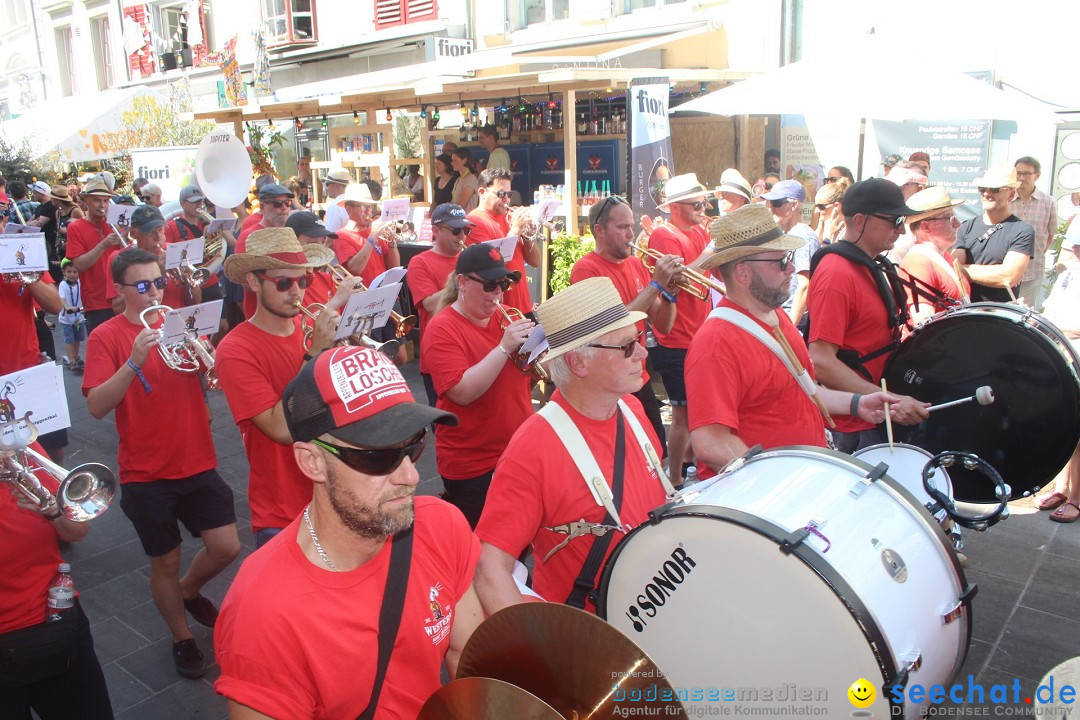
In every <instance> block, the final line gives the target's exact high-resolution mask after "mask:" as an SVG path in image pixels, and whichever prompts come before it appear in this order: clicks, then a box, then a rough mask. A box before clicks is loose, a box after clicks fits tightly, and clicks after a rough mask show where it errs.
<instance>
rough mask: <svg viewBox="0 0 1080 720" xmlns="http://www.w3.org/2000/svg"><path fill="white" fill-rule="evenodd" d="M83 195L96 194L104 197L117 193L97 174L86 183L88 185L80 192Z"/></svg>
mask: <svg viewBox="0 0 1080 720" xmlns="http://www.w3.org/2000/svg"><path fill="white" fill-rule="evenodd" d="M80 194H82V195H95V196H103V197H112V196H113V195H115V194H116V193H114V192H113V191H112V190H110V189H109V186H108V185H107V184H106V183H105V180H104V179H103V178H100V177H97V176H96V175H95V176H94V177H92V178H90V181H89V182H87V183H86V187H84V188H83V189H82V192H81V193H80Z"/></svg>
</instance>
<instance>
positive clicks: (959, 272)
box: [952, 257, 971, 305]
mask: <svg viewBox="0 0 1080 720" xmlns="http://www.w3.org/2000/svg"><path fill="white" fill-rule="evenodd" d="M952 265H953V269H954V270H955V271H956V284H957V287H959V288H960V299H961V300H963V301H964V304H965V305H967V304H969V303H970V302H971V296H970V295H968V294H967V291H966V290H964V277H965V275H966V274H967V273H965V272H964V266H963V265H961V264H960V258H955V257H954V258H953V260H952ZM968 281H969V282H970V281H971V279H970V278H968Z"/></svg>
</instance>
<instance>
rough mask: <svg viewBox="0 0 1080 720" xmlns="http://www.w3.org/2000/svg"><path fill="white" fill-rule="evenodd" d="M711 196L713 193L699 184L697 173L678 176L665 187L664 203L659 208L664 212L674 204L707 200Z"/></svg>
mask: <svg viewBox="0 0 1080 720" xmlns="http://www.w3.org/2000/svg"><path fill="white" fill-rule="evenodd" d="M709 195H712V191H711V190H709V189H708V188H707V187H705V186H704V185H702V184H701V183H700V182H698V179H697V175H696V174H695V173H686V174H685V175H676V176H675V177H673V178H671V179H670V180H668V181H667V183H666V184H665V185H664V202H662V203H660V204H659V205H657V207H658V208H660V209H661V210H662V209H664V208H666V207H667V206H668V205H670V204H672V203H676V202H682V201H683V200H692V199H694V198H705V197H708V196H709Z"/></svg>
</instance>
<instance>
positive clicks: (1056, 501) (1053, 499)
mask: <svg viewBox="0 0 1080 720" xmlns="http://www.w3.org/2000/svg"><path fill="white" fill-rule="evenodd" d="M1068 499H1069V498H1067V497H1065V496H1064V495H1062V494H1061V493H1059V492H1055V493H1050V494H1049V495H1043V496H1042V497H1040V498H1038V499H1036V501H1035V507H1037V508H1039V509H1040V510H1053V509H1054V508H1057V507H1060V506H1061V504H1062V503H1063V502H1065V501H1066V500H1068Z"/></svg>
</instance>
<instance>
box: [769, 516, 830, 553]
mask: <svg viewBox="0 0 1080 720" xmlns="http://www.w3.org/2000/svg"><path fill="white" fill-rule="evenodd" d="M820 524H821V522H820V521H819V520H818V519H816V518H815V519H814V520H811V521H810V522H808V523H807V524H806V527H804V528H799V529H798V530H795V531H793V532H792V533H791V534H789V535H788V536H787V537H786V538H784V540H783V541H782V542H781V543H780V552H782V553H784V554H785V555H790V554H791V553H793V552H795V549H796V548H797V547H799V546H800V545H802V544H803V543H804V542H806V538H808V537H810V536H811V535H816V536H817V537H819V538H821V540H823V541H824V542H825V549H824V550H822V551H821V554H822V555H824V554H825V553H827V552H829V548H831V547H832V542H831V541H830V540H829V538H827V537H825V536H824V535H822V534H821V531H820V530H818V526H819V525H820Z"/></svg>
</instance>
